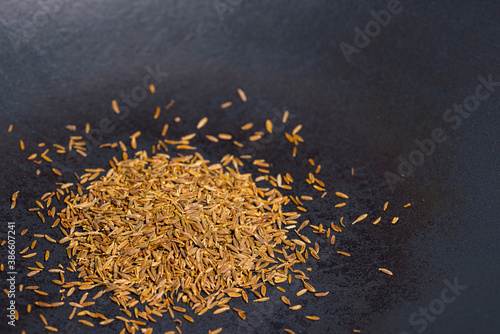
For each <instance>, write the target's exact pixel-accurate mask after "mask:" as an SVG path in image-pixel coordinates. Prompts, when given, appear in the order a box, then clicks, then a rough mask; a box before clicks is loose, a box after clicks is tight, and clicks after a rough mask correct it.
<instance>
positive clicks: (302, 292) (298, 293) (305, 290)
mask: <svg viewBox="0 0 500 334" xmlns="http://www.w3.org/2000/svg"><path fill="white" fill-rule="evenodd" d="M306 292H307V289H302V290H300V291H299V292H297V296H302V295H303V294H305V293H306Z"/></svg>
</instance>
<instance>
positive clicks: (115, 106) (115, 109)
mask: <svg viewBox="0 0 500 334" xmlns="http://www.w3.org/2000/svg"><path fill="white" fill-rule="evenodd" d="M111 107H112V108H113V111H114V112H115V113H116V114H119V113H120V109H119V108H118V102H116V100H113V101H111Z"/></svg>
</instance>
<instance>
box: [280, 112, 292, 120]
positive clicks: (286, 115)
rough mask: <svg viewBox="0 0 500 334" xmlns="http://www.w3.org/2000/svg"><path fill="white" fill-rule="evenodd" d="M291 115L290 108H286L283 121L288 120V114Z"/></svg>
mask: <svg viewBox="0 0 500 334" xmlns="http://www.w3.org/2000/svg"><path fill="white" fill-rule="evenodd" d="M289 115H290V113H289V112H288V110H285V112H284V113H283V118H282V120H281V121H282V122H283V123H286V121H287V120H288V116H289Z"/></svg>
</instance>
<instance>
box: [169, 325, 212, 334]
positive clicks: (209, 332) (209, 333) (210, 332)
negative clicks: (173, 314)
mask: <svg viewBox="0 0 500 334" xmlns="http://www.w3.org/2000/svg"><path fill="white" fill-rule="evenodd" d="M220 332H222V327H219V328H217V329H214V330H213V331H208V334H219V333H220ZM165 334H166V333H165Z"/></svg>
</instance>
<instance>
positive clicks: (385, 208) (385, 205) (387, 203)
mask: <svg viewBox="0 0 500 334" xmlns="http://www.w3.org/2000/svg"><path fill="white" fill-rule="evenodd" d="M388 206H389V202H385V204H384V211H385V210H387V207H388Z"/></svg>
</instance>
